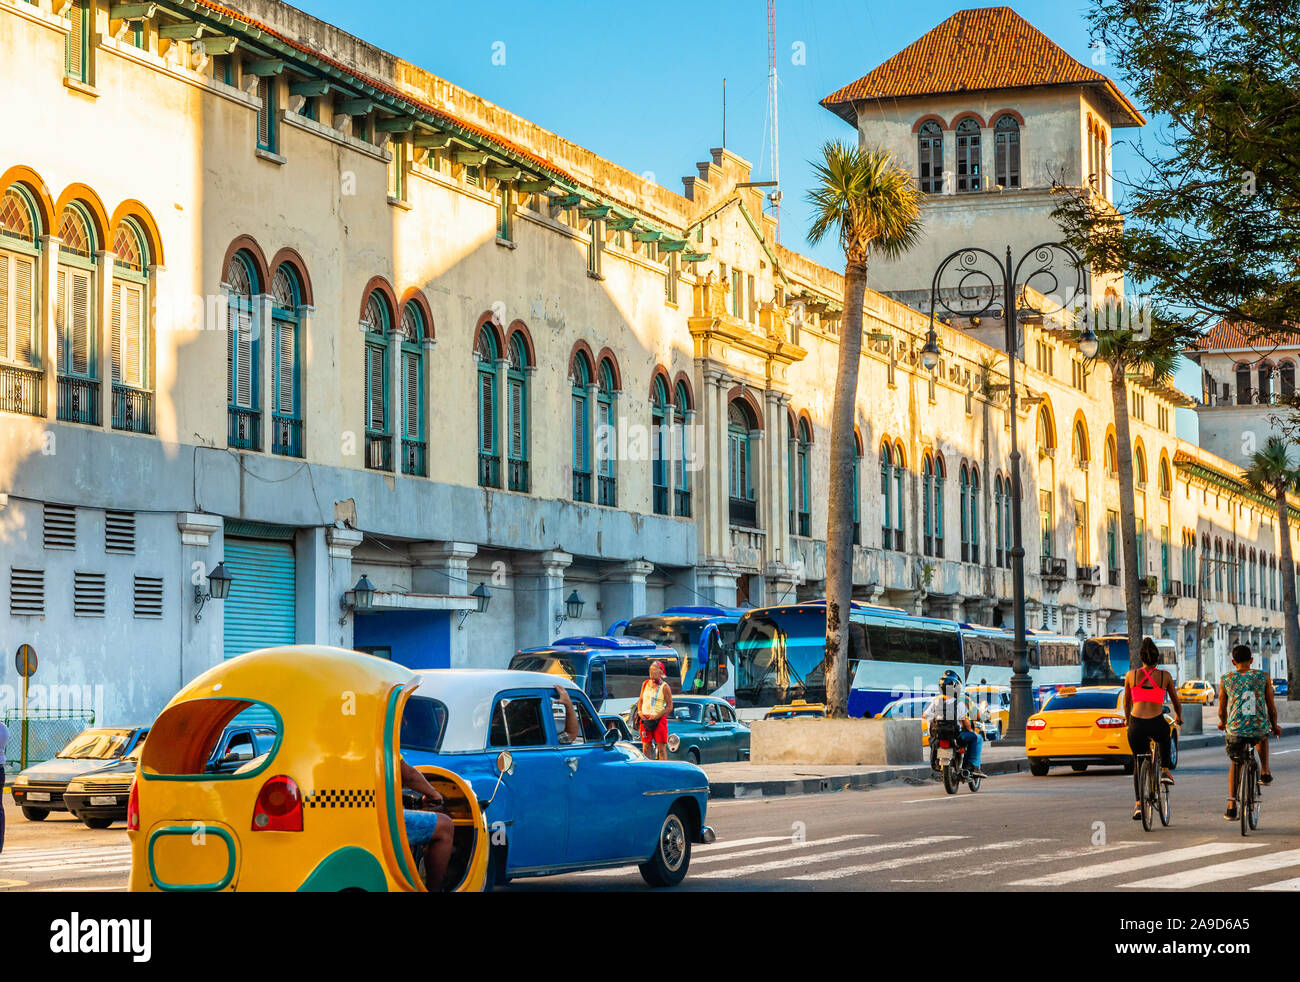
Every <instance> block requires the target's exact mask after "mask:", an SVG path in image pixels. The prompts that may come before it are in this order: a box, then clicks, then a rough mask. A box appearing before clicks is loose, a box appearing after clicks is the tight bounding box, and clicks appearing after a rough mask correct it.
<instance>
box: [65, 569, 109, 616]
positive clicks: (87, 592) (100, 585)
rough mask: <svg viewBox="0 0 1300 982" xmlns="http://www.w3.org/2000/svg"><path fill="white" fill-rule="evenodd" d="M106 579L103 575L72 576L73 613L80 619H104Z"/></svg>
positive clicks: (79, 574)
mask: <svg viewBox="0 0 1300 982" xmlns="http://www.w3.org/2000/svg"><path fill="white" fill-rule="evenodd" d="M104 581H105V577H104V574H103V573H73V574H72V612H73V613H74V614H76V615H77V616H78V617H103V616H104V596H105V593H106V590H105V582H104Z"/></svg>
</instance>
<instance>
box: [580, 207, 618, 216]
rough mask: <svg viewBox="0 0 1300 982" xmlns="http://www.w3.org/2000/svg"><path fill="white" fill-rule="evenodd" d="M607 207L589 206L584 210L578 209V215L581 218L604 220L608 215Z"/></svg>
mask: <svg viewBox="0 0 1300 982" xmlns="http://www.w3.org/2000/svg"><path fill="white" fill-rule="evenodd" d="M609 209H610V206H609V205H589V206H587V207H586V208H579V209H578V214H579V215H581V216H582V217H583V218H604V217H605V216H607V215H608V214H609Z"/></svg>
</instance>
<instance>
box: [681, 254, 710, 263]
mask: <svg viewBox="0 0 1300 982" xmlns="http://www.w3.org/2000/svg"><path fill="white" fill-rule="evenodd" d="M682 258H683V259H685V260H686V261H687V262H688V263H702V262H704V261H705V260H706V259H708V258H709V253H707V252H687V253H683V254H682Z"/></svg>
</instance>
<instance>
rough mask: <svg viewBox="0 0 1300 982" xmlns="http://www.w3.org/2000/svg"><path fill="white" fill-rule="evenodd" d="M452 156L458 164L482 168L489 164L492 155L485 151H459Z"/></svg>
mask: <svg viewBox="0 0 1300 982" xmlns="http://www.w3.org/2000/svg"><path fill="white" fill-rule="evenodd" d="M451 156H452V159H453V160H454V161H456V163H458V164H464V165H465V166H467V167H482V166H483V165H484V164H486V163H487V162H488V159H489V158H490V157H491V154H489V153H488V152H487V151H485V150H457V151H456V152H455V153H454V154H452V155H451Z"/></svg>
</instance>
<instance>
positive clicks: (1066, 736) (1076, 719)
mask: <svg viewBox="0 0 1300 982" xmlns="http://www.w3.org/2000/svg"><path fill="white" fill-rule="evenodd" d="M1167 708H1168V705H1167V704H1166V709H1167ZM1165 719H1167V720H1168V721H1169V723H1170V725H1171V726H1172V725H1173V722H1174V717H1173V715H1172V714H1171V713H1169V712H1168V711H1166V713H1165ZM1171 751H1172V758H1173V759H1171V760H1170V761H1169V766H1170V768H1173V767H1177V766H1178V728H1177V727H1175V728H1174V732H1173V740H1172V742H1171ZM147 752H148V751H146V753H147ZM1025 754H1026V756H1028V758H1029V772H1030V773H1031V774H1034V775H1036V776H1038V777H1042V776H1043V775H1044V774H1046V773H1047V771H1048V769H1049V768H1051V767H1052V766H1053V765H1057V764H1069V765H1070V767H1071V768H1073V769H1074V770H1076V771H1086V770H1087V769H1088V765H1089V764H1106V765H1110V766H1119V767H1123V768H1124V773H1125V774H1131V773H1132V772H1133V757H1132V751H1130V750H1129V745H1128V724H1127V722H1126V721H1125V719H1124V687H1123V686H1120V685H1104V686H1088V687H1078V688H1076V687H1074V686H1064V687H1062V688H1061V689H1058V690H1057V692H1056V694H1055V695H1054V696H1052V697H1051V699H1049V700H1048V701H1047V705H1046V706H1044V707H1043V708H1042V710H1041V711H1039V712H1037V713H1034V715H1032V716H1030V717H1029V720H1028V722H1027V723H1026V724H1025Z"/></svg>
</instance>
